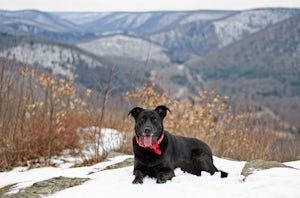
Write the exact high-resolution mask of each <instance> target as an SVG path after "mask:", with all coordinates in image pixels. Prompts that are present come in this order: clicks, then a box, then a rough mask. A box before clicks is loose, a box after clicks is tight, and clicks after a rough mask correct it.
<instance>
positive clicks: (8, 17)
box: [0, 10, 80, 33]
mask: <svg viewBox="0 0 300 198" xmlns="http://www.w3.org/2000/svg"><path fill="white" fill-rule="evenodd" d="M16 24H17V25H16ZM1 26H2V31H3V30H4V29H3V28H6V31H7V32H8V31H11V32H13V31H21V32H32V33H36V32H38V31H46V30H47V31H52V32H71V31H79V30H80V28H79V27H78V26H76V25H75V24H73V23H71V22H70V21H67V20H65V19H62V18H59V17H58V16H55V15H52V14H49V13H47V12H40V11H37V10H21V11H4V10H0V27H1Z"/></svg>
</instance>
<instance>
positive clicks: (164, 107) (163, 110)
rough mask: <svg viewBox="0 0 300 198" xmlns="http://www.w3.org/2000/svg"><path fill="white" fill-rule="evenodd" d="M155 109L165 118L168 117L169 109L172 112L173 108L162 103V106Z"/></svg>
mask: <svg viewBox="0 0 300 198" xmlns="http://www.w3.org/2000/svg"><path fill="white" fill-rule="evenodd" d="M155 111H156V112H157V113H158V114H159V115H160V117H161V118H162V119H164V117H166V115H167V111H169V112H171V110H170V109H169V108H168V107H166V106H164V105H160V106H158V107H156V108H155Z"/></svg>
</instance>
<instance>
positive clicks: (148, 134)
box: [128, 105, 170, 146]
mask: <svg viewBox="0 0 300 198" xmlns="http://www.w3.org/2000/svg"><path fill="white" fill-rule="evenodd" d="M167 111H170V109H169V108H168V107H166V106H163V105H161V106H158V107H156V108H155V109H143V108H141V107H135V108H133V109H132V110H131V111H130V112H129V114H130V115H132V117H134V119H135V127H134V129H135V133H136V135H137V137H138V138H139V140H140V141H141V142H142V143H143V144H144V145H145V146H151V145H153V144H154V142H156V140H157V139H158V138H159V137H160V136H161V133H162V132H163V130H164V126H163V120H164V118H165V117H166V115H167ZM129 114H128V115H129Z"/></svg>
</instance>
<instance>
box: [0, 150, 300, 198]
mask: <svg viewBox="0 0 300 198" xmlns="http://www.w3.org/2000/svg"><path fill="white" fill-rule="evenodd" d="M127 158H133V156H132V155H124V156H118V157H114V158H111V159H110V160H109V161H105V162H102V163H98V164H95V165H93V166H86V167H78V168H70V167H69V166H66V165H64V164H61V165H60V166H59V167H45V168H36V169H31V170H27V169H26V168H21V167H20V168H16V169H14V170H12V171H9V172H2V173H0V188H1V187H3V186H6V185H9V184H14V183H17V185H16V187H15V188H14V189H13V190H12V191H11V192H10V193H15V192H17V191H18V190H19V189H21V188H24V187H27V186H30V185H32V184H33V183H35V182H38V181H42V180H46V179H50V178H53V177H58V176H65V177H83V178H90V180H88V181H87V182H85V183H83V184H82V185H79V186H75V187H72V188H68V189H65V190H62V191H60V192H57V193H55V194H52V195H48V196H45V197H52V198H54V197H63V198H65V197H72V198H74V197H80V198H81V197H86V198H90V197H104V196H108V197H142V198H153V197H156V198H157V197H166V196H167V197H172V198H173V197H183V196H185V197H187V198H188V197H209V198H216V197H222V198H224V197H230V198H235V197H237V198H241V197H251V198H252V197H255V198H258V197H263V198H266V197H272V198H273V197H280V198H282V197H284V198H292V197H293V198H299V197H300V190H299V189H300V188H299V187H300V170H299V169H300V161H294V162H287V163H285V165H288V166H292V167H295V168H296V169H292V168H272V169H268V170H260V171H255V172H254V173H253V174H251V175H249V176H248V177H247V178H246V179H244V176H242V175H241V171H242V168H243V167H244V164H245V162H242V161H232V160H226V159H221V158H218V157H214V162H215V165H216V166H217V167H218V168H219V169H221V170H224V171H226V172H228V173H229V177H228V178H225V179H221V178H220V175H219V174H217V173H216V174H215V175H213V176H211V175H209V174H207V173H202V176H200V177H197V176H194V175H191V174H188V173H183V172H182V171H181V170H180V169H176V170H175V174H176V177H174V178H173V179H172V180H171V181H168V182H167V183H165V184H156V180H155V179H153V178H149V177H146V178H145V179H144V183H143V184H142V185H141V184H132V183H131V182H132V180H133V179H134V176H133V174H132V171H133V167H132V166H129V167H125V168H119V169H111V170H103V169H104V168H105V167H107V166H109V165H112V164H116V163H118V162H121V161H123V160H125V159H127Z"/></svg>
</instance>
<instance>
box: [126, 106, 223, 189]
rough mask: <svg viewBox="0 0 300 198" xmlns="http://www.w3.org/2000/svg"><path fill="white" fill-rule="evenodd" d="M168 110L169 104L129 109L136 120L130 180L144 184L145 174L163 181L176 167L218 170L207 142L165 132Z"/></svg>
mask: <svg viewBox="0 0 300 198" xmlns="http://www.w3.org/2000/svg"><path fill="white" fill-rule="evenodd" d="M167 111H170V110H169V108H168V107H166V106H158V107H156V108H155V109H154V110H152V109H143V108H141V107H135V108H133V109H132V110H131V111H130V112H129V114H131V115H132V116H133V117H134V119H135V134H136V136H135V137H134V138H133V151H134V170H133V174H134V175H135V179H134V180H133V182H132V183H135V184H136V183H143V178H144V177H145V176H146V175H148V176H150V177H155V178H157V180H156V182H157V183H165V182H166V181H167V180H171V179H172V178H173V177H174V176H175V174H174V169H175V168H177V167H179V168H181V169H182V170H183V171H184V172H188V173H192V174H195V175H198V176H200V175H201V171H207V172H209V173H210V174H211V175H212V174H214V173H215V172H218V171H219V170H218V169H217V168H216V167H215V166H214V164H213V159H212V151H211V149H210V148H209V146H208V145H207V144H205V143H204V142H202V141H200V140H197V139H195V138H187V137H180V136H175V135H172V134H170V133H169V132H167V131H164V127H163V119H164V118H165V116H166V115H167ZM129 114H128V115H129ZM220 172H221V177H222V178H224V177H227V175H228V174H227V173H225V172H223V171H220Z"/></svg>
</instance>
